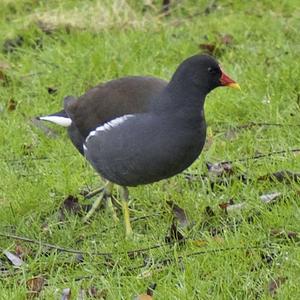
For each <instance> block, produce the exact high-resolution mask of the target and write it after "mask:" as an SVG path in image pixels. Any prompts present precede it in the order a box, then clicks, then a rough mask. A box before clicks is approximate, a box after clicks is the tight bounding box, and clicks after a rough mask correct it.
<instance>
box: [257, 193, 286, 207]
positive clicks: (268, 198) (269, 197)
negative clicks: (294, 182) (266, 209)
mask: <svg viewBox="0 0 300 300" xmlns="http://www.w3.org/2000/svg"><path fill="white" fill-rule="evenodd" d="M281 195H282V193H280V192H274V193H270V194H264V195H261V196H260V197H259V198H260V200H261V201H262V202H263V203H266V204H269V203H274V202H275V200H278V198H279V197H280V196H281Z"/></svg>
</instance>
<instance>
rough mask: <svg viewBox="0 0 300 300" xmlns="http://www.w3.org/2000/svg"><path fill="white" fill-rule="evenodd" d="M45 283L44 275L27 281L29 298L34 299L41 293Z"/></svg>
mask: <svg viewBox="0 0 300 300" xmlns="http://www.w3.org/2000/svg"><path fill="white" fill-rule="evenodd" d="M44 284H45V278H44V277H42V276H37V277H33V278H30V279H28V280H27V281H26V287H27V290H28V294H27V295H28V298H29V299H32V298H34V297H37V296H38V295H39V293H40V292H41V291H42V289H43V287H44Z"/></svg>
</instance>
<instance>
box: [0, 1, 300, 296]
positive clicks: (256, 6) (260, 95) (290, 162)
mask: <svg viewBox="0 0 300 300" xmlns="http://www.w3.org/2000/svg"><path fill="white" fill-rule="evenodd" d="M61 2H63V3H61ZM111 2H112V1H75V0H74V1H71V0H69V1H55V0H52V1H35V0H26V1H21V0H19V1H17V0H16V1H14V0H9V1H8V0H5V1H2V2H1V4H0V11H1V13H0V18H1V19H0V32H1V35H0V44H3V43H4V42H5V40H6V39H8V38H15V37H16V36H17V35H20V36H23V38H24V44H23V45H22V47H18V48H17V49H16V50H15V51H14V52H12V53H4V52H1V53H0V66H1V65H3V64H4V63H6V64H8V65H9V67H8V68H7V69H3V67H0V69H1V70H2V69H3V70H2V73H4V74H5V77H6V79H5V81H4V80H2V81H0V84H1V86H0V99H1V100H0V101H1V102H0V127H1V131H0V140H1V144H0V147H1V150H0V151H1V158H0V174H1V181H0V204H1V210H0V232H2V233H7V234H15V235H19V236H24V237H29V238H32V239H36V240H41V241H44V242H48V243H52V244H56V245H60V246H63V247H67V248H73V249H78V250H82V251H87V252H89V253H91V255H85V256H84V261H83V262H82V263H77V262H76V259H75V256H74V255H72V254H68V253H64V252H57V251H53V250H52V251H50V250H47V249H45V248H44V247H40V246H38V245H31V244H26V243H24V242H16V241H15V240H12V239H6V238H0V246H1V248H2V249H7V250H9V251H11V252H14V251H15V250H16V245H17V244H20V245H21V246H22V247H23V248H26V249H28V250H30V253H29V254H28V255H27V256H26V258H25V261H26V264H25V265H23V266H22V267H21V269H19V270H15V269H14V268H13V267H12V266H10V265H9V263H8V262H7V260H6V259H5V257H4V255H2V256H1V258H0V259H1V260H0V262H1V264H2V265H4V266H5V267H6V268H8V269H9V274H6V273H4V272H2V271H1V270H0V276H1V280H0V291H1V293H0V295H1V297H0V298H1V299H24V297H25V296H26V291H27V288H26V282H27V280H28V279H30V278H32V277H34V276H38V275H41V276H43V277H44V278H45V279H46V280H47V285H46V286H45V287H44V288H43V290H42V292H41V294H40V297H41V299H60V295H61V291H62V289H63V288H66V287H69V288H71V289H72V295H73V296H74V299H76V295H77V292H78V291H79V289H80V288H81V287H82V288H88V287H90V286H95V287H97V288H99V289H107V290H108V296H107V299H131V298H132V296H133V295H136V294H140V293H142V292H144V291H145V290H146V288H147V287H148V286H149V284H150V283H152V282H156V283H157V289H156V291H155V298H156V299H255V298H257V299H268V298H269V297H270V295H269V293H268V283H269V282H270V280H271V279H272V278H278V277H287V280H286V282H285V283H283V284H282V285H281V286H280V287H279V288H278V290H277V296H276V297H277V298H278V299H297V298H299V294H300V287H299V275H300V265H299V259H300V251H299V243H298V242H297V241H293V240H287V239H278V238H275V237H273V236H271V235H270V234H269V233H270V230H271V229H284V230H286V231H295V232H300V223H299V217H300V211H299V185H298V184H297V183H295V182H293V183H290V184H287V183H278V182H269V181H259V180H257V178H258V177H259V176H261V175H264V174H267V173H271V172H275V171H279V170H291V171H294V172H297V171H299V168H300V161H299V156H297V155H295V154H293V153H290V152H288V153H287V154H286V155H277V156H276V155H275V156H271V157H266V158H263V159H259V160H256V161H254V160H249V161H244V162H237V163H234V164H233V166H234V168H235V169H234V170H235V173H236V174H237V173H246V174H247V178H249V179H251V180H249V182H248V183H247V184H243V183H241V182H240V181H239V180H237V179H232V180H231V181H230V184H229V185H228V186H226V187H224V186H217V187H215V188H214V189H213V190H212V189H211V188H210V185H209V183H208V181H207V180H203V181H202V180H200V179H199V180H196V181H193V182H188V181H187V180H186V179H185V178H184V176H183V175H178V176H176V177H174V178H171V179H169V180H165V181H162V182H159V183H156V184H153V185H148V186H141V187H138V188H134V189H130V193H131V202H130V206H131V208H132V217H141V216H144V215H148V214H153V213H159V215H158V216H152V217H150V218H147V219H145V220H143V219H142V220H139V221H136V222H135V223H133V229H134V232H135V233H137V234H139V235H137V236H136V237H135V239H134V240H130V241H126V240H125V238H124V228H123V223H122V222H120V224H117V225H116V226H115V227H113V224H112V222H111V217H110V215H109V213H108V212H105V211H101V212H99V213H98V214H97V215H96V216H95V218H94V219H93V221H92V222H91V224H89V225H84V224H83V223H82V220H81V218H80V217H79V216H76V215H73V214H70V215H69V216H68V217H67V218H66V220H65V222H64V223H63V224H62V223H60V222H59V221H58V217H57V214H58V210H59V207H60V205H61V204H62V202H63V200H64V198H65V197H66V196H67V195H69V194H72V195H79V191H80V190H81V189H82V188H84V187H87V186H88V187H91V188H92V187H97V186H99V183H100V179H99V176H98V175H97V174H95V172H94V171H93V170H92V168H91V167H89V166H88V165H87V163H86V162H85V160H84V159H83V158H82V157H81V156H80V155H79V154H78V153H77V152H76V150H75V149H74V148H73V147H72V145H71V143H70V142H69V141H68V138H67V135H66V132H65V130H64V129H63V128H56V127H55V126H51V128H53V130H56V132H57V133H58V137H57V138H49V137H47V136H46V135H45V134H44V133H43V131H42V130H40V129H39V128H37V127H36V126H35V125H33V124H32V122H31V121H30V120H31V118H32V117H33V116H37V115H42V114H45V113H50V112H55V111H57V110H59V109H60V108H61V106H62V99H63V97H64V96H65V95H70V94H73V95H80V94H82V93H84V92H85V91H86V90H87V89H89V88H90V87H92V86H94V85H96V84H97V83H99V82H102V81H106V80H109V79H112V78H116V77H121V76H125V75H140V74H143V75H153V76H158V77H161V78H165V79H169V78H170V76H171V75H172V73H173V72H174V70H175V68H176V66H177V65H178V64H179V63H180V62H181V61H182V60H183V59H184V58H186V57H188V56H190V55H193V54H195V53H198V52H199V44H203V43H213V44H215V43H217V42H218V41H219V39H220V38H219V35H224V34H230V35H232V36H233V43H232V45H229V46H224V45H220V47H221V48H222V49H223V51H221V52H219V54H218V59H219V61H220V62H221V63H222V66H223V68H224V69H225V70H226V72H227V73H228V74H230V75H231V76H232V77H233V78H235V79H236V80H237V81H238V82H239V83H240V85H241V87H242V91H241V92H237V91H234V90H230V89H217V90H215V91H214V92H212V93H211V94H210V95H209V97H208V99H207V102H206V119H207V122H208V126H209V132H210V136H211V137H210V143H209V145H208V146H207V147H206V148H205V151H203V153H202V154H201V156H200V158H199V159H198V160H197V161H196V162H195V163H194V164H193V165H192V166H191V168H190V169H189V171H190V172H193V173H196V174H206V173H207V170H206V167H205V162H206V161H211V162H217V161H222V160H236V159H240V158H245V157H249V156H253V155H255V154H257V153H268V152H270V151H278V150H288V149H292V148H297V147H298V148H299V144H300V131H299V127H293V126H287V125H297V124H300V114H299V112H300V111H299V110H300V106H299V105H300V104H299V97H300V87H299V76H300V60H299V50H300V35H299V18H300V10H299V5H298V1H296V0H289V1H281V2H280V3H279V2H278V1H268V0H264V1H259V2H257V3H254V2H253V3H252V2H251V1H216V3H217V8H216V9H213V10H212V11H211V12H210V13H209V14H208V15H205V14H204V13H203V12H204V10H205V8H206V7H207V6H208V5H209V4H211V3H212V1H203V0H202V1H187V0H183V1H178V3H177V4H176V5H175V4H174V6H173V7H172V11H171V15H170V16H168V17H162V16H160V2H161V1H152V4H153V5H152V6H151V7H148V8H147V9H146V11H144V10H143V5H142V3H143V1H135V0H128V1H125V0H123V1H120V2H119V3H121V4H119V5H116V4H114V5H113V4H111ZM116 2H117V1H116ZM148 2H149V1H148ZM150 2H151V1H150ZM174 2H176V1H174ZM37 20H43V21H44V22H46V23H48V25H49V24H50V25H51V27H52V28H54V29H55V30H54V32H53V33H52V34H51V35H47V34H45V33H43V32H42V31H41V29H40V28H39V27H38V26H37V25H36V21H37ZM66 28H67V29H66ZM38 40H39V41H41V42H42V48H39V47H37V46H36V41H38ZM0 77H1V76H0ZM0 80H1V79H0ZM47 87H55V88H57V89H58V91H57V93H56V94H54V95H49V94H48V92H47ZM10 99H13V100H14V101H16V102H17V107H16V109H15V110H13V111H8V109H7V105H8V103H9V101H10ZM252 121H255V122H268V123H280V124H282V125H283V126H281V127H274V126H273V127H272V126H271V127H263V126H260V127H253V128H248V129H247V128H246V129H243V130H242V129H240V130H237V131H235V135H234V136H230V138H228V136H226V135H225V134H224V133H226V132H228V129H231V130H232V129H234V128H236V127H237V126H238V125H242V124H246V123H249V122H252ZM273 191H278V192H282V193H283V196H282V198H283V199H282V201H279V202H278V203H276V204H275V205H273V206H271V209H270V206H267V205H264V204H262V203H261V201H260V200H259V196H260V195H261V194H265V193H269V192H273ZM79 197H80V196H79ZM231 198H232V199H234V201H235V202H236V203H240V202H246V203H247V208H246V209H245V210H244V211H242V212H237V213H234V214H231V215H229V216H225V215H224V214H223V212H222V211H221V209H220V208H219V204H220V203H222V202H226V201H228V200H229V199H231ZM170 199H172V200H173V201H175V202H176V203H177V204H178V205H180V206H181V207H182V208H184V209H185V210H186V212H187V214H188V216H189V218H190V219H191V220H192V221H193V222H194V226H193V228H192V229H191V230H190V231H189V232H188V233H186V234H187V235H188V236H189V237H190V238H191V239H195V240H206V241H207V243H206V245H205V246H203V247H202V248H199V247H197V246H195V245H194V244H193V243H191V242H189V241H188V242H187V243H186V245H184V246H179V245H177V244H175V245H169V246H165V247H161V248H158V249H153V250H150V251H147V252H145V259H146V260H147V261H149V265H148V266H146V267H144V268H139V269H134V268H135V267H136V266H140V265H141V264H142V263H143V258H142V257H137V258H135V259H130V258H128V256H127V255H125V254H124V251H130V250H133V249H139V248H146V247H149V246H152V245H155V244H157V243H162V244H163V243H164V237H165V236H166V234H167V232H168V230H169V228H170V224H171V220H172V214H171V212H170V211H169V209H168V206H167V204H166V201H167V200H170ZM81 200H82V199H81ZM206 206H211V207H212V209H213V210H214V211H215V213H216V216H215V217H211V218H210V217H208V216H205V214H204V210H205V207H206ZM257 212H259V213H260V214H259V215H257V214H255V218H254V222H253V223H249V222H248V221H247V219H248V218H249V216H251V215H253V214H254V213H257ZM120 217H122V216H121V215H120ZM206 219H207V222H208V223H209V225H208V226H206V227H205V226H204V227H203V226H202V225H203V222H204V220H206ZM232 225H235V226H232ZM210 227H217V228H223V229H224V232H223V233H220V234H219V236H220V239H221V242H218V241H216V239H214V238H212V237H211V236H210V234H209V228H210ZM257 244H259V245H264V246H265V247H262V249H251V247H252V246H254V245H257ZM270 246H271V248H270ZM241 247H244V249H241ZM245 247H246V248H247V247H249V249H248V250H246V249H245ZM224 248H230V249H231V250H226V251H225V250H224V251H220V252H216V253H212V252H209V251H210V250H212V249H224ZM95 251H100V252H112V253H113V255H112V257H111V259H112V260H113V262H114V263H115V264H114V266H113V267H108V266H107V265H105V264H104V259H103V257H100V256H95V255H93V254H92V253H93V252H95ZM197 251H207V253H204V254H202V255H195V256H189V254H190V253H193V252H197ZM262 252H263V253H267V254H270V253H273V254H274V255H275V258H274V260H273V263H272V264H270V265H268V264H266V263H264V262H263V261H262V258H261V253H262ZM178 257H183V259H182V260H181V259H178ZM166 258H171V259H172V260H173V262H172V263H171V264H170V265H166V266H162V267H160V268H157V263H159V261H160V260H163V259H166ZM150 262H153V263H154V264H155V265H154V266H151V264H150ZM81 277H86V278H81ZM80 278H81V279H80ZM79 279H80V280H79Z"/></svg>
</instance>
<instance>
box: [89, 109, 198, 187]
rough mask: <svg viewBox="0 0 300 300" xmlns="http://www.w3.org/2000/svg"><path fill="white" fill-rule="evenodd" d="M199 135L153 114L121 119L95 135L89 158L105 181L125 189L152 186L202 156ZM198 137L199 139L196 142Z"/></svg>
mask: <svg viewBox="0 0 300 300" xmlns="http://www.w3.org/2000/svg"><path fill="white" fill-rule="evenodd" d="M198 135H199V132H198V131H197V132H196V131H194V130H191V131H188V130H186V129H184V130H182V126H176V120H174V122H172V121H170V120H169V119H168V120H164V119H161V118H159V119H158V117H157V116H156V115H153V114H137V115H129V116H124V117H123V119H122V117H121V118H117V119H115V120H112V121H111V122H108V123H106V124H104V125H103V126H100V127H98V128H97V129H96V130H94V131H92V132H91V133H90V135H89V136H88V137H87V140H86V142H85V155H86V157H87V159H88V160H89V161H90V162H91V164H92V165H93V167H94V168H95V169H96V171H97V172H98V173H100V174H101V175H102V176H103V177H104V178H106V179H108V180H110V181H112V182H114V183H117V184H119V185H125V186H136V185H139V184H147V183H152V182H155V181H158V180H161V179H164V178H168V177H171V176H173V175H175V174H177V173H179V172H181V171H182V170H184V169H185V168H186V167H188V166H189V165H190V164H191V163H192V162H193V161H194V160H195V159H196V158H197V157H198V155H199V153H200V152H201V150H202V147H203V141H202V140H201V141H200V139H199V136H198ZM195 136H196V138H195Z"/></svg>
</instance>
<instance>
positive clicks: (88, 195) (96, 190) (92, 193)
mask: <svg viewBox="0 0 300 300" xmlns="http://www.w3.org/2000/svg"><path fill="white" fill-rule="evenodd" d="M103 191H104V187H101V188H98V189H95V190H93V191H91V192H89V193H87V194H86V195H85V196H84V199H91V198H93V197H95V196H96V195H98V194H100V193H102V192H103Z"/></svg>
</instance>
